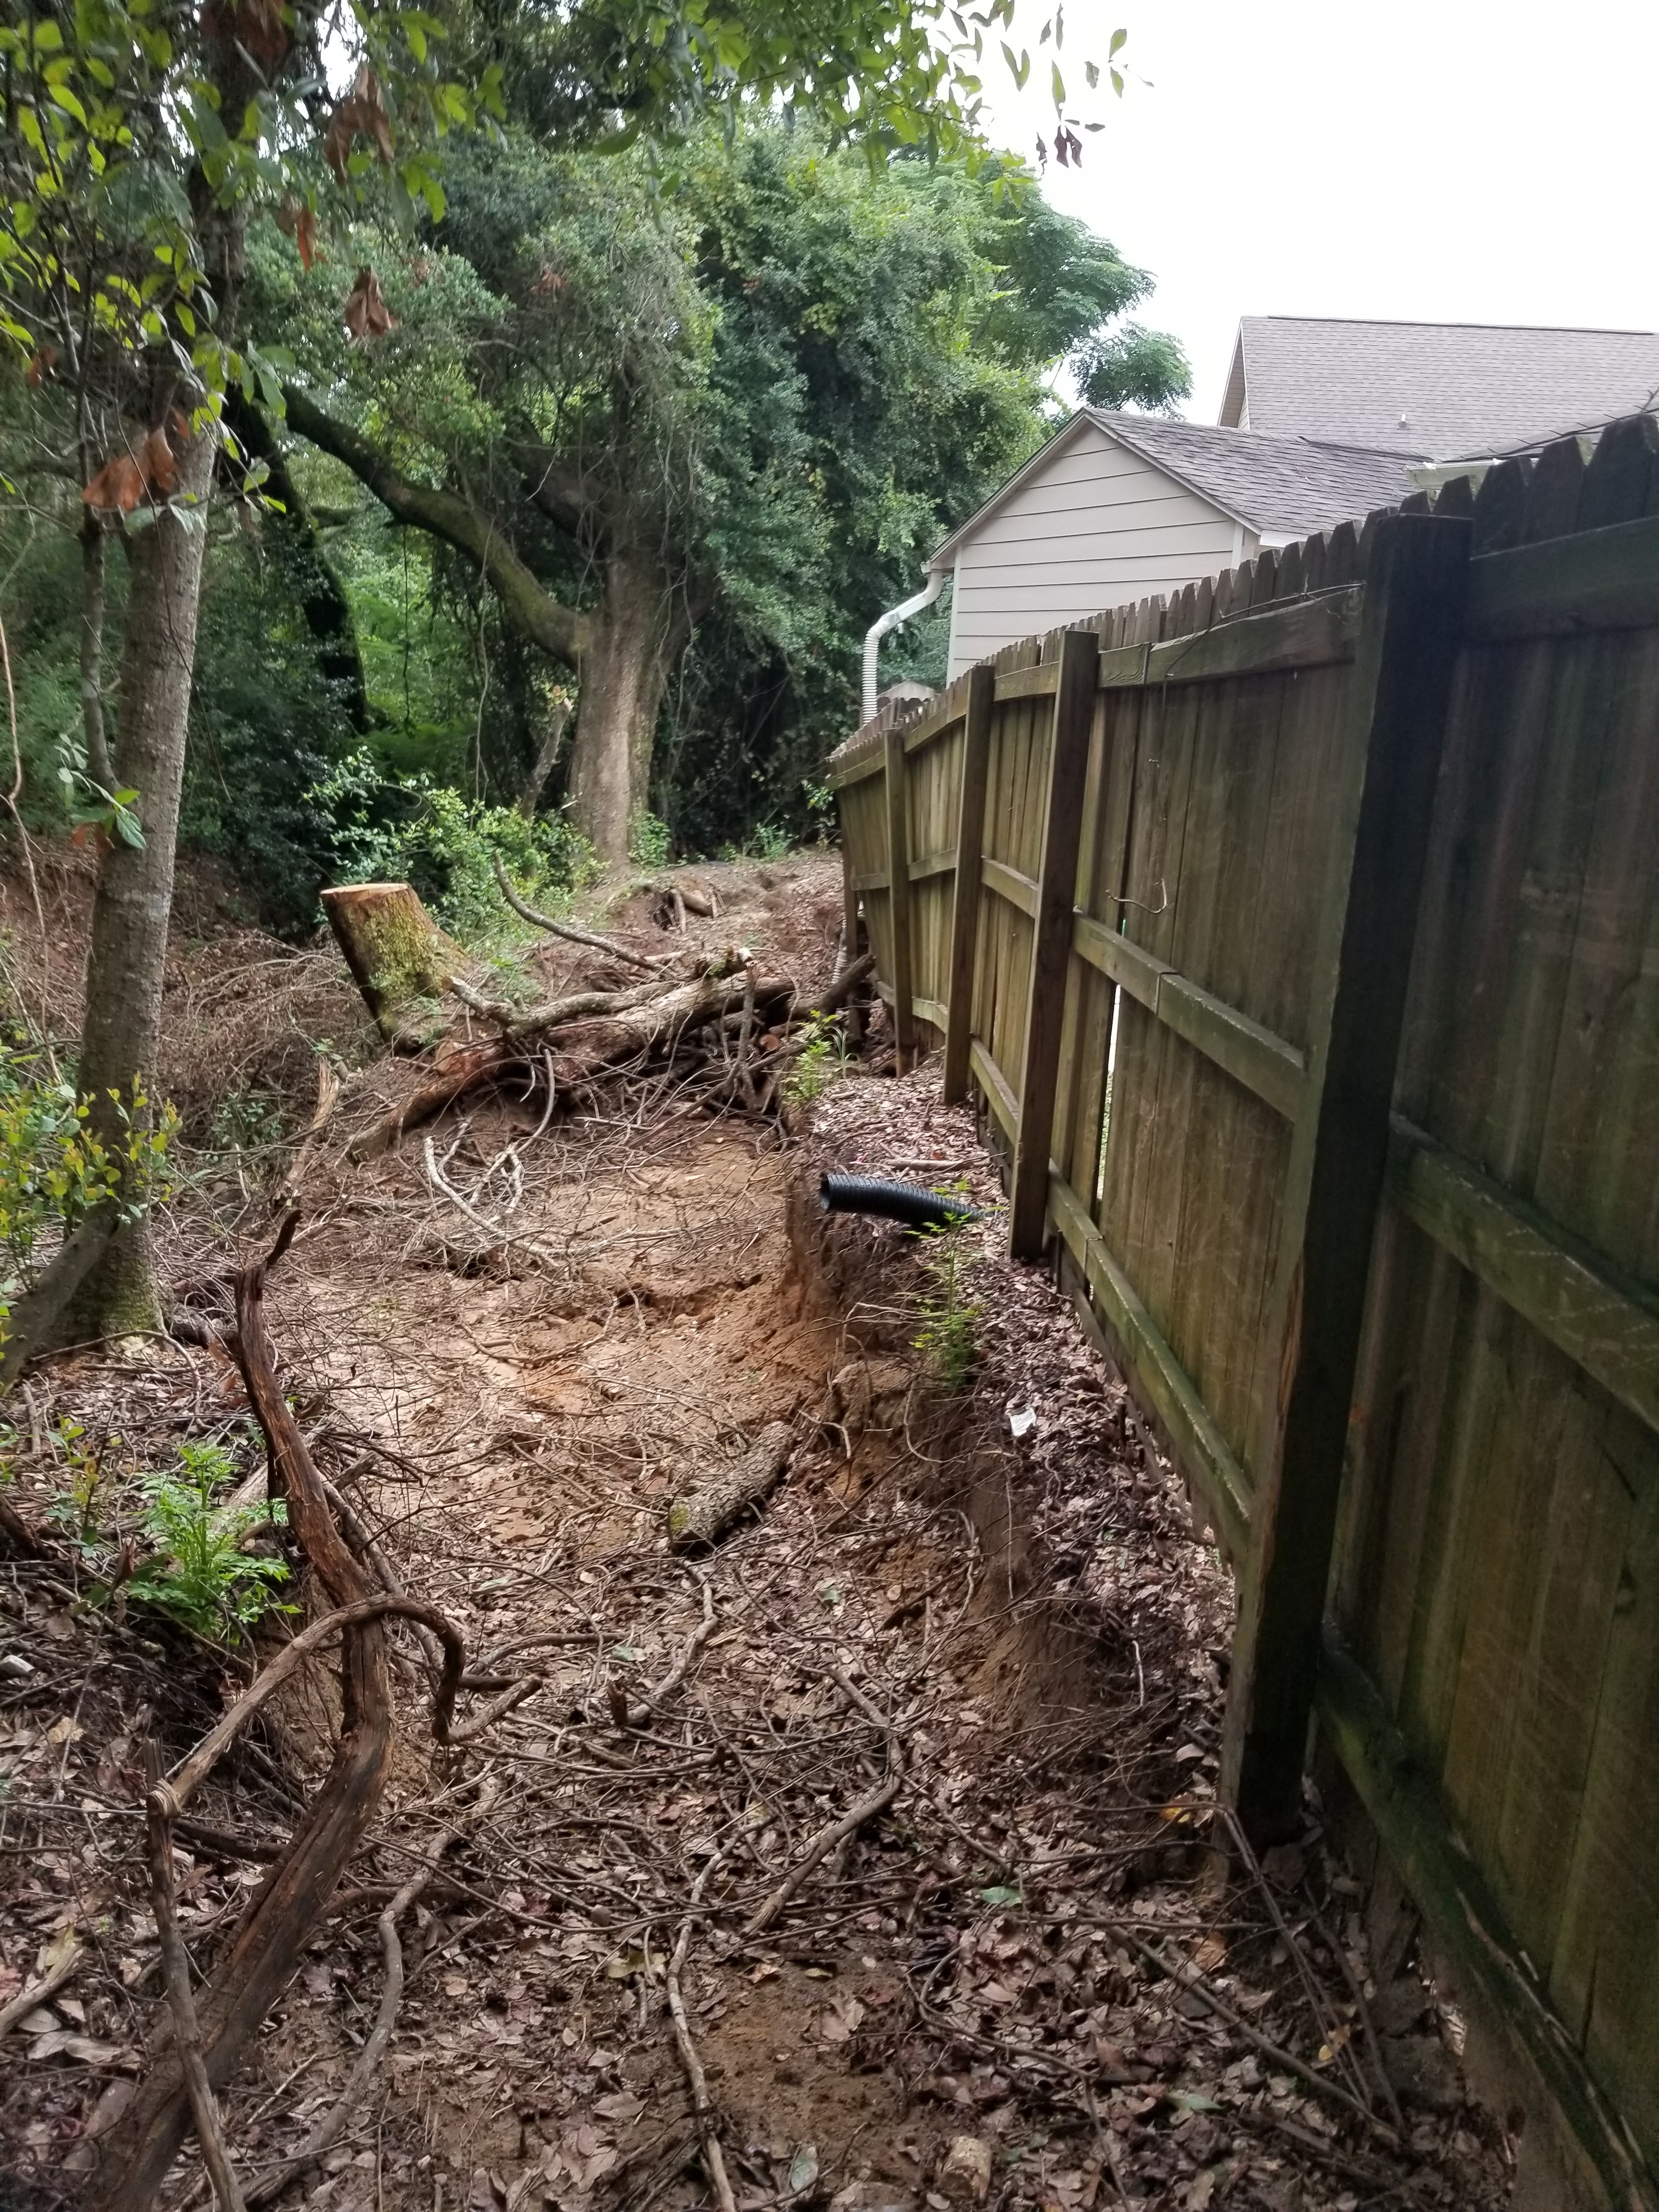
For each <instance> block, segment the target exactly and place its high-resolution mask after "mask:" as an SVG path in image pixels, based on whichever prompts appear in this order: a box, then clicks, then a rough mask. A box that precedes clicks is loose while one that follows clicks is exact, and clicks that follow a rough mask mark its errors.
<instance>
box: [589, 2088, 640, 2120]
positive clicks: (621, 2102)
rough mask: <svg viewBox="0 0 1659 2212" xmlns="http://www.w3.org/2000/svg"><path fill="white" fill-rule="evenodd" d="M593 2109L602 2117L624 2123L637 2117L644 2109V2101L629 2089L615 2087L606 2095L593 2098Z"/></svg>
mask: <svg viewBox="0 0 1659 2212" xmlns="http://www.w3.org/2000/svg"><path fill="white" fill-rule="evenodd" d="M593 2109H594V2111H595V2112H598V2113H599V2116H600V2118H602V2119H606V2120H617V2121H621V2122H624V2123H625V2122H627V2121H629V2120H637V2119H638V2118H639V2117H640V2114H641V2112H643V2111H644V2110H645V2102H644V2100H643V2099H642V2098H640V2097H636V2096H635V2094H634V2092H633V2091H632V2090H631V2089H617V2090H615V2091H613V2092H612V2093H611V2095H610V2096H608V2097H596V2098H595V2099H594V2100H593Z"/></svg>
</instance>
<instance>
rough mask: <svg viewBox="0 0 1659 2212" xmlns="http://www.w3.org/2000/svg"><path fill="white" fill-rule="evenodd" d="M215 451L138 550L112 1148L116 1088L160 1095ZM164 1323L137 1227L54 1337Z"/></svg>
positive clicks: (115, 889)
mask: <svg viewBox="0 0 1659 2212" xmlns="http://www.w3.org/2000/svg"><path fill="white" fill-rule="evenodd" d="M217 446H218V437H217V433H216V430H215V429H213V428H204V430H203V431H202V432H201V434H200V435H197V436H195V437H192V438H191V439H190V440H189V441H187V442H186V443H185V447H184V450H183V453H182V454H181V456H180V459H179V479H178V488H177V490H176V492H175V494H174V499H175V501H178V502H179V505H180V506H182V507H184V510H185V514H186V515H187V516H188V517H189V518H190V519H189V520H188V522H186V520H183V519H181V516H180V515H179V513H173V512H171V511H169V510H166V509H164V510H163V511H162V512H161V513H160V514H158V515H157V516H156V518H155V521H154V522H152V523H151V524H150V525H149V528H148V529H145V530H143V531H141V532H137V534H136V535H135V536H134V537H133V538H132V541H131V545H130V546H129V548H128V559H129V567H130V576H129V582H128V589H127V605H126V616H125V622H124V623H123V627H122V636H121V674H120V684H119V689H118V694H117V697H118V708H117V727H116V743H115V757H114V763H113V771H114V778H115V781H116V783H117V784H118V785H120V786H131V787H132V788H133V789H134V790H136V791H137V793H138V799H137V813H138V816H139V818H140V820H141V821H142V823H143V830H144V842H143V846H142V847H138V848H135V847H133V846H131V845H128V844H126V843H125V842H123V841H122V840H121V839H119V838H117V839H115V840H114V841H113V842H112V843H111V845H110V847H109V849H108V851H107V852H106V854H104V859H103V865H102V866H101V867H100V870H99V875H98V893H97V897H96V900H95V902H94V907H93V914H92V942H91V945H90V948H89V950H88V956H87V988H86V1018H85V1024H84V1027H83V1029H82V1038H81V1063H80V1070H79V1081H80V1086H81V1091H82V1096H83V1097H85V1098H86V1099H87V1100H88V1103H89V1106H90V1109H91V1110H90V1115H89V1117H88V1118H89V1120H90V1123H91V1126H92V1127H93V1129H94V1131H95V1132H96V1133H97V1134H98V1135H99V1136H100V1138H101V1139H103V1141H104V1143H105V1144H106V1146H112V1147H113V1146H118V1145H119V1144H121V1143H122V1142H123V1141H124V1140H125V1123H124V1121H123V1119H122V1115H121V1113H120V1111H119V1109H118V1105H117V1103H116V1100H115V1099H112V1097H111V1096H110V1094H111V1092H112V1091H113V1092H115V1093H116V1094H117V1095H118V1099H119V1101H120V1102H121V1103H123V1104H126V1103H130V1102H131V1097H132V1095H133V1090H134V1086H135V1085H143V1087H144V1088H145V1089H146V1090H149V1088H150V1086H151V1083H152V1079H153V1077H154V1073H155V1048H156V1042H157V1038H158V1036H159V1034H160V1030H161V975H162V968H163V964H164V963H165V961H166V958H167V916H168V912H169V909H170V908H171V906H172V903H173V854H174V847H175V844H176V842H177V839H178V831H179V790H180V787H181V786H182V783H183V781H184V772H185V732H186V728H187V726H188V720H189V714H190V684H191V671H192V670H193V668H194V666H195V661H196V618H197V611H198V610H199V608H200V605H201V596H202V556H203V554H204V550H205V549H206V545H207V529H206V522H207V498H208V491H209V488H210V485H211V483H212V480H213V465H214V459H215V456H216V450H217ZM160 1327H161V1307H160V1303H159V1301H158V1298H157V1296H156V1291H155V1267H154V1262H153V1260H152V1257H151V1250H150V1239H149V1227H148V1225H147V1224H146V1223H145V1222H143V1220H140V1221H138V1222H136V1223H133V1224H131V1225H129V1226H127V1227H125V1228H124V1229H122V1230H120V1231H118V1233H117V1235H116V1236H115V1237H113V1238H112V1240H111V1242H110V1243H109V1246H108V1247H107V1249H106V1251H105V1253H104V1255H103V1256H102V1257H101V1258H100V1260H99V1261H98V1263H97V1264H96V1266H95V1267H94V1268H93V1269H92V1272H91V1273H89V1274H88V1277H87V1279H86V1280H85V1281H84V1282H83V1283H82V1285H81V1288H80V1291H78V1292H77V1294H76V1297H75V1298H74V1300H73V1301H72V1302H71V1304H70V1307H69V1308H68V1310H67V1312H66V1314H65V1316H64V1321H63V1322H62V1323H61V1324H60V1326H59V1328H58V1341H59V1342H60V1343H73V1342H76V1341H78V1340H82V1339H85V1338H88V1337H94V1336H118V1335H121V1334H125V1333H126V1332H127V1331H130V1330H137V1329H149V1328H160Z"/></svg>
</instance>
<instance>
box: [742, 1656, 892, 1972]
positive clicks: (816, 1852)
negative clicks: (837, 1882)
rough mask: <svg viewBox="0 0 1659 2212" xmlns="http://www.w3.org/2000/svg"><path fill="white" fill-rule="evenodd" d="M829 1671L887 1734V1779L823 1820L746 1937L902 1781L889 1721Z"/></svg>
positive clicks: (766, 1923)
mask: <svg viewBox="0 0 1659 2212" xmlns="http://www.w3.org/2000/svg"><path fill="white" fill-rule="evenodd" d="M828 1672H829V1677H830V1679H831V1680H832V1681H833V1682H834V1683H835V1684H836V1687H837V1689H839V1690H840V1692H842V1696H843V1697H844V1698H846V1699H848V1703H849V1704H851V1705H854V1706H856V1707H857V1709H858V1711H860V1712H861V1713H862V1714H863V1715H864V1717H865V1718H866V1720H867V1721H868V1722H870V1723H871V1725H872V1727H874V1728H878V1729H880V1730H881V1732H882V1734H883V1735H884V1736H885V1737H886V1739H887V1778H886V1779H885V1781H884V1782H883V1783H882V1784H881V1785H880V1787H879V1788H878V1789H875V1790H870V1791H869V1792H868V1793H867V1794H866V1796H862V1797H860V1799H859V1801H858V1802H857V1803H856V1804H855V1805H853V1806H851V1807H850V1808H848V1811H846V1812H845V1813H843V1814H842V1815H841V1817H840V1819H839V1820H829V1821H826V1822H825V1824H824V1826H823V1827H821V1828H820V1829H819V1830H818V1832H817V1835H816V1836H814V1837H813V1838H812V1840H811V1843H810V1844H808V1845H807V1846H806V1849H805V1851H804V1852H803V1853H802V1854H801V1856H800V1857H799V1858H798V1859H797V1860H796V1862H795V1863H794V1865H793V1867H791V1868H790V1869H789V1871H788V1873H787V1875H785V1876H784V1878H783V1880H782V1881H781V1882H780V1883H779V1884H778V1886H777V1887H776V1888H775V1890H774V1891H773V1892H772V1894H771V1895H770V1896H769V1898H768V1899H766V1902H765V1903H764V1904H763V1905H761V1906H760V1907H759V1909H758V1910H757V1911H755V1912H753V1913H751V1914H750V1917H749V1918H748V1920H747V1921H745V1922H744V1929H743V1932H744V1935H745V1936H758V1935H759V1934H760V1933H761V1932H762V1930H763V1929H767V1928H769V1927H770V1926H771V1925H772V1923H773V1922H774V1921H775V1919H776V1918H777V1917H778V1915H779V1914H780V1913H781V1911H783V1908H784V1906H785V1905H787V1904H788V1902H789V1900H790V1899H791V1898H792V1897H793V1895H794V1894H795V1892H796V1891H797V1890H798V1889H799V1887H800V1886H801V1884H802V1882H804V1881H805V1879H806V1877H807V1875H809V1874H811V1871H812V1869H813V1868H814V1867H815V1866H817V1863H818V1862H819V1861H820V1860H821V1859H823V1858H825V1857H828V1856H829V1853H830V1852H831V1851H832V1850H835V1848H836V1844H841V1843H844V1842H845V1841H846V1839H847V1838H848V1836H854V1835H856V1834H857V1833H858V1832H859V1830H860V1828H861V1827H862V1826H864V1824H865V1822H866V1820H873V1819H874V1818H875V1816H876V1814H878V1813H882V1812H884V1811H885V1810H886V1808H888V1806H890V1804H891V1803H892V1802H893V1800H894V1798H895V1797H896V1796H898V1793H899V1790H900V1789H901V1787H902V1784H903V1781H904V1751H903V1747H902V1744H901V1743H900V1741H899V1737H898V1732H897V1730H896V1729H895V1728H894V1726H893V1723H891V1721H890V1720H889V1719H888V1718H887V1717H886V1716H885V1714H884V1713H883V1712H882V1711H881V1709H880V1707H879V1706H878V1705H873V1704H872V1702H871V1700H870V1699H868V1698H866V1696H865V1694H864V1692H863V1691H862V1690H860V1688H859V1686H858V1685H857V1684H856V1683H855V1682H854V1681H853V1680H851V1679H850V1678H849V1677H848V1675H847V1674H844V1673H843V1672H842V1669H841V1668H839V1667H836V1666H832V1667H830V1668H829V1669H828Z"/></svg>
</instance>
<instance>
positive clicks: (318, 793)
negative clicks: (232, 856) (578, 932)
mask: <svg viewBox="0 0 1659 2212" xmlns="http://www.w3.org/2000/svg"><path fill="white" fill-rule="evenodd" d="M310 796H312V797H313V798H314V799H316V800H317V802H318V803H319V805H322V806H324V807H325V808H326V810H327V811H328V812H329V814H330V815H331V817H332V820H333V823H334V832H333V836H334V849H335V856H336V863H337V873H336V880H337V881H339V882H344V883H369V882H381V883H386V882H397V883H408V884H413V885H414V887H415V889H416V890H417V891H418V892H419V893H420V896H421V898H422V901H423V902H424V903H425V905H426V906H427V908H428V910H429V911H430V912H431V913H432V914H433V915H435V918H436V919H437V920H438V921H440V922H441V923H442V925H443V927H445V928H446V929H447V931H448V932H449V933H450V935H451V936H452V937H454V938H457V939H459V941H460V942H461V943H462V944H463V945H472V946H477V947H481V948H488V947H489V946H490V945H493V944H495V943H496V942H497V941H499V940H500V939H501V938H502V937H503V936H504V935H507V934H510V933H511V932H512V927H513V924H512V917H511V915H510V914H509V912H508V910H507V907H506V906H505V904H504V903H503V902H502V899H501V892H500V890H499V889H498V888H497V886H496V883H495V865H494V862H495V855H496V854H499V855H500V856H501V864H502V866H504V867H505V868H506V869H507V872H508V874H509V875H510V876H512V878H513V880H514V882H515V883H516V884H518V885H519V886H520V889H521V890H523V891H524V893H525V895H526V897H528V898H531V899H534V900H538V901H542V902H545V901H547V900H548V899H550V898H553V899H557V898H560V897H562V896H567V895H568V893H569V892H571V891H572V890H576V889H579V888H580V885H581V884H583V883H585V882H586V881H588V880H589V879H590V878H591V876H592V871H593V855H592V848H591V847H590V846H589V844H588V842H587V841H586V838H585V837H583V836H582V835H581V834H580V831H579V830H577V829H573V828H572V827H571V825H570V823H568V822H567V821H566V819H565V818H564V817H563V816H562V814H544V815H538V817H536V819H535V820H534V821H531V820H528V819H527V818H526V817H525V816H524V815H522V814H521V813H520V811H518V809H517V808H516V807H513V806H486V805H482V804H480V803H479V802H477V801H475V800H470V799H464V798H463V797H462V796H461V794H460V793H459V792H458V791H454V790H452V789H451V788H450V787H448V786H447V785H445V784H438V783H434V782H432V781H430V779H429V778H428V777H427V776H425V775H415V776H410V777H406V778H392V777H388V776H386V775H383V774H382V772H381V770H380V769H379V768H378V767H377V766H376V764H375V762H374V757H373V755H372V754H371V753H369V751H368V750H367V748H362V749H360V750H357V751H356V752H354V753H351V754H349V755H348V756H347V757H346V758H345V759H344V760H343V761H342V762H341V763H340V764H339V765H338V767H337V768H335V769H332V770H331V772H330V774H329V775H327V776H325V778H324V779H323V781H322V782H320V783H319V784H318V785H317V786H315V787H314V789H313V792H312V793H311V794H310Z"/></svg>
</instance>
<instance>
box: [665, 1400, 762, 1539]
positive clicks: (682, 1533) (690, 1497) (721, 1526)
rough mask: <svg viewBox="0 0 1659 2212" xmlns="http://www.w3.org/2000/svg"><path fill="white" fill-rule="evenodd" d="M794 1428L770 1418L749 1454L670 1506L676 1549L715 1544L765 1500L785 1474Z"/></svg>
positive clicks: (672, 1534) (671, 1534)
mask: <svg viewBox="0 0 1659 2212" xmlns="http://www.w3.org/2000/svg"><path fill="white" fill-rule="evenodd" d="M791 1437H792V1431H791V1430H790V1427H789V1424H788V1422H787V1421H769V1422H768V1424H767V1425H766V1426H765V1427H764V1428H763V1430H762V1431H761V1432H760V1434H759V1436H757V1437H756V1439H755V1441H754V1443H751V1444H750V1447H749V1449H748V1450H747V1451H746V1452H744V1455H743V1457H742V1458H741V1459H739V1460H738V1462H736V1463H735V1464H734V1465H733V1466H732V1467H729V1468H726V1470H725V1471H724V1473H722V1474H717V1475H714V1476H713V1477H711V1479H710V1480H708V1481H707V1482H705V1483H702V1484H701V1485H699V1486H697V1487H696V1488H695V1489H692V1490H689V1491H687V1492H686V1493H685V1494H684V1497H682V1498H676V1499H675V1500H674V1502H673V1504H671V1506H670V1507H669V1509H668V1541H669V1543H670V1544H671V1546H672V1547H673V1548H674V1549H675V1550H676V1551H684V1550H686V1549H688V1548H689V1547H690V1546H691V1545H693V1544H712V1543H714V1541H716V1540H717V1539H718V1538H719V1537H720V1536H721V1535H723V1534H725V1532H726V1529H728V1528H730V1527H731V1526H732V1522H734V1521H735V1520H736V1519H737V1518H738V1515H739V1514H742V1513H745V1512H747V1511H748V1510H749V1508H750V1506H752V1505H757V1504H759V1503H760V1501H761V1499H762V1498H764V1497H765V1495H766V1493H767V1492H768V1491H769V1490H770V1489H771V1487H772V1486H773V1484H774V1483H775V1481H776V1480H777V1479H778V1477H779V1476H780V1475H781V1474H782V1473H783V1468H784V1462H786V1461H787V1458H788V1456H789V1446H790V1442H791Z"/></svg>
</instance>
